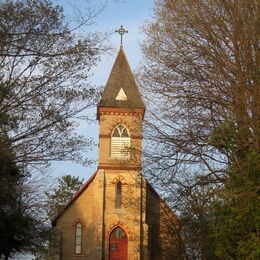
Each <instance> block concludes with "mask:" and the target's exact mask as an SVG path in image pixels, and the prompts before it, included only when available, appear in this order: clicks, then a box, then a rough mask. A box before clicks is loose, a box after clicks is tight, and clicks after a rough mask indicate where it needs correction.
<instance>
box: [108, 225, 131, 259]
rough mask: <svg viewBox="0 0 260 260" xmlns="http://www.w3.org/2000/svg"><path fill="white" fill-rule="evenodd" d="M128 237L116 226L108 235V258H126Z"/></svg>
mask: <svg viewBox="0 0 260 260" xmlns="http://www.w3.org/2000/svg"><path fill="white" fill-rule="evenodd" d="M127 244H128V239H127V235H126V232H125V231H124V230H123V229H122V228H121V227H116V228H115V229H113V231H112V232H111V234H110V237H109V260H127Z"/></svg>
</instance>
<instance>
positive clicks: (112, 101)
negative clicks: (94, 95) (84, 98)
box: [98, 47, 145, 109]
mask: <svg viewBox="0 0 260 260" xmlns="http://www.w3.org/2000/svg"><path fill="white" fill-rule="evenodd" d="M124 94H125V96H126V97H125V96H124ZM119 97H122V98H119ZM98 106H99V107H115V108H117V107H118V108H143V109H145V105H144V102H143V99H142V96H141V93H140V91H139V88H138V86H137V84H136V82H135V79H134V75H133V73H132V71H131V68H130V66H129V64H128V61H127V58H126V55H125V52H124V50H123V48H122V47H121V48H120V50H119V52H118V54H117V57H116V60H115V63H114V66H113V68H112V71H111V73H110V76H109V78H108V81H107V84H106V86H105V89H104V91H103V93H102V96H101V100H100V102H99V104H98Z"/></svg>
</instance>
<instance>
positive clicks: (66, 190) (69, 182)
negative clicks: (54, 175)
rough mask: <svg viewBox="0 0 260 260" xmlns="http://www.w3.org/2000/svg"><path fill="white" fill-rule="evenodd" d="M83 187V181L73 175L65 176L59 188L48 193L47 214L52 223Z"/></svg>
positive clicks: (61, 179)
mask: <svg viewBox="0 0 260 260" xmlns="http://www.w3.org/2000/svg"><path fill="white" fill-rule="evenodd" d="M82 185H83V179H82V180H80V179H79V177H74V176H71V175H64V176H62V177H61V178H59V179H58V186H57V187H56V188H54V189H53V191H51V192H46V196H47V212H48V216H49V219H50V220H51V221H52V220H53V219H54V218H55V217H56V216H57V214H58V213H59V212H60V210H61V209H62V208H63V207H64V206H65V205H66V203H67V202H68V201H69V200H70V199H71V198H72V196H73V195H74V194H75V193H76V192H77V191H79V189H80V187H81V186H82Z"/></svg>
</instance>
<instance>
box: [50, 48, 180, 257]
mask: <svg viewBox="0 0 260 260" xmlns="http://www.w3.org/2000/svg"><path fill="white" fill-rule="evenodd" d="M144 115H145V104H144V102H143V99H142V96H141V94H140V91H139V89H138V86H137V84H136V81H135V78H134V76H133V73H132V71H131V69H130V66H129V64H128V61H127V58H126V55H125V52H124V50H123V47H122V45H121V47H120V50H119V52H118V55H117V57H116V60H115V62H114V65H113V68H112V71H111V73H110V76H109V78H108V81H107V84H106V86H105V88H104V91H103V93H102V96H101V100H100V102H99V104H98V106H97V120H98V121H99V162H98V169H97V171H96V172H95V173H94V174H93V175H92V176H91V177H90V179H89V180H88V181H87V182H86V183H85V184H84V185H83V186H82V188H81V189H80V190H79V191H78V192H77V193H76V194H75V195H74V196H73V198H72V199H71V200H70V201H69V202H68V203H67V204H66V205H65V207H64V208H63V209H62V211H61V212H60V213H59V214H58V216H56V218H55V219H54V221H53V226H54V230H55V234H56V235H55V239H54V242H53V245H55V246H52V248H51V250H50V259H57V260H58V259H60V260H74V259H77V260H83V259H84V260H85V259H86V260H101V259H102V260H105V259H106V260H139V259H150V260H157V259H158V260H160V259H169V260H170V259H181V258H179V255H178V253H179V246H178V244H179V239H178V232H177V229H178V220H177V218H176V216H175V214H174V213H173V212H172V210H171V209H170V208H169V207H168V206H167V204H166V203H165V202H164V200H162V199H161V198H160V196H159V195H158V193H157V192H156V191H155V190H154V189H153V187H152V186H151V185H150V184H149V183H148V181H147V180H146V179H145V178H144V177H143V176H142V158H141V157H142V122H143V118H144Z"/></svg>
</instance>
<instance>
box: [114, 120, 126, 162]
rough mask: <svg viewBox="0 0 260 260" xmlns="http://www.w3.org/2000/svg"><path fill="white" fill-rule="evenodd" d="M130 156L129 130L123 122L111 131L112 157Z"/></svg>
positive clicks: (124, 157) (123, 157)
mask: <svg viewBox="0 0 260 260" xmlns="http://www.w3.org/2000/svg"><path fill="white" fill-rule="evenodd" d="M129 157H130V134H129V130H128V128H127V127H126V126H124V125H123V124H118V125H117V126H116V127H115V128H114V129H113V131H112V133H111V158H118V159H128V158H129Z"/></svg>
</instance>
